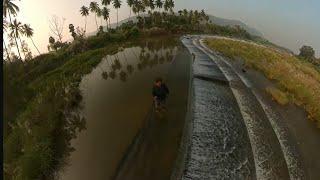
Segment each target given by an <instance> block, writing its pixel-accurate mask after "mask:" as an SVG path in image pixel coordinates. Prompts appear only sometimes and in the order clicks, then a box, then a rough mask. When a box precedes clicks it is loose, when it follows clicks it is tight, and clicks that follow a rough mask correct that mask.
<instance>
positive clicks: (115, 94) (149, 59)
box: [60, 40, 189, 180]
mask: <svg viewBox="0 0 320 180" xmlns="http://www.w3.org/2000/svg"><path fill="white" fill-rule="evenodd" d="M184 53H186V52H185V51H183V50H182V47H181V45H180V44H179V41H178V40H171V41H170V42H168V41H163V40H162V41H160V40H148V41H146V42H140V43H139V44H138V45H135V46H133V47H131V48H126V49H123V50H122V51H121V52H119V53H117V54H115V55H112V56H106V57H105V58H104V59H103V60H102V61H101V63H100V64H99V65H98V66H97V67H96V68H95V69H94V70H93V71H92V73H91V74H89V75H87V76H85V77H84V78H83V80H82V82H81V85H80V87H81V91H82V94H83V116H84V117H85V118H86V130H84V131H82V132H81V133H79V134H78V137H77V138H76V139H74V140H73V141H72V146H73V147H74V148H75V151H74V152H72V153H71V155H70V159H69V165H68V166H66V167H65V168H64V170H63V172H62V173H61V177H60V179H66V180H86V179H95V180H100V179H103V180H105V179H112V177H113V176H114V174H115V171H116V169H117V167H118V165H119V162H120V161H121V159H122V158H123V156H124V155H125V154H126V153H127V152H126V150H127V148H128V146H129V145H130V144H131V142H132V141H133V139H134V137H135V135H136V134H137V132H138V131H139V129H140V128H141V127H142V125H143V121H144V119H145V118H146V116H147V114H148V112H149V110H150V107H151V105H152V97H151V88H152V83H153V80H154V79H155V78H156V77H158V76H161V77H163V78H164V79H165V80H166V81H167V84H168V86H169V88H170V90H171V95H170V97H169V101H168V108H169V110H168V112H167V113H164V116H165V118H166V119H167V120H166V121H157V122H156V123H155V127H153V129H154V130H155V131H154V133H156V134H154V136H155V138H154V139H153V140H154V141H153V144H152V145H153V146H152V148H151V149H150V148H149V149H147V151H146V153H147V154H148V156H147V157H145V158H141V159H139V161H140V162H141V163H140V164H143V163H144V162H147V161H148V163H149V164H148V168H149V171H148V172H149V173H150V172H152V171H153V170H155V169H157V170H158V171H157V173H158V174H165V175H166V176H168V175H169V174H170V171H171V166H172V165H171V164H173V162H174V159H175V156H176V153H175V152H176V150H177V147H178V143H179V137H180V135H181V132H180V129H181V128H182V127H183V122H184V121H183V120H184V116H185V111H186V108H185V106H186V97H187V91H186V89H187V86H188V77H189V75H188V71H187V69H186V68H187V67H188V65H187V64H188V60H189V59H188V58H186V56H182V55H181V54H184ZM175 130H176V131H175ZM170 133H171V134H170ZM171 135H172V136H171ZM162 145H163V146H162ZM159 154H161V155H162V157H167V159H161V162H160V163H155V161H152V162H151V164H150V158H152V157H156V156H157V155H159ZM154 160H157V159H154ZM142 168H143V167H142ZM139 173H142V174H143V173H144V172H143V171H141V172H139Z"/></svg>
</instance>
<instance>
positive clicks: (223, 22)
mask: <svg viewBox="0 0 320 180" xmlns="http://www.w3.org/2000/svg"><path fill="white" fill-rule="evenodd" d="M130 20H132V21H133V22H137V21H138V19H137V16H132V17H130V18H126V19H124V20H121V21H119V25H121V24H122V23H126V22H128V21H130ZM209 20H210V21H211V22H212V23H213V24H217V25H219V26H236V25H239V26H240V27H241V28H243V29H245V30H246V31H247V32H248V33H250V34H251V35H253V36H260V37H263V34H262V33H261V32H259V31H258V30H256V29H255V28H252V27H250V26H248V25H246V24H245V23H243V22H241V21H239V20H233V19H225V18H221V17H216V16H213V15H209ZM116 26H117V23H112V24H111V27H112V28H116ZM103 28H104V30H106V29H107V27H106V26H104V27H103ZM95 34H96V31H94V32H91V33H88V35H89V36H91V35H95Z"/></svg>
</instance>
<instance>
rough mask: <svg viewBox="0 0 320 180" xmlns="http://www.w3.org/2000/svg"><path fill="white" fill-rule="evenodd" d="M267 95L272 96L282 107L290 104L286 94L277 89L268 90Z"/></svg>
mask: <svg viewBox="0 0 320 180" xmlns="http://www.w3.org/2000/svg"><path fill="white" fill-rule="evenodd" d="M266 91H267V93H269V94H270V95H271V96H272V99H274V100H276V101H277V102H278V103H279V104H281V105H286V104H288V103H289V98H288V96H287V94H286V93H285V92H282V91H281V90H279V89H277V88H270V87H269V88H266Z"/></svg>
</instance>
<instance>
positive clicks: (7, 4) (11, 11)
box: [3, 0, 21, 59]
mask: <svg viewBox="0 0 320 180" xmlns="http://www.w3.org/2000/svg"><path fill="white" fill-rule="evenodd" d="M13 1H14V0H3V16H4V18H6V17H7V16H9V20H10V25H9V26H10V29H11V24H12V19H11V15H12V16H16V15H17V13H18V12H19V7H18V6H17V5H15V4H14V3H13ZM14 40H15V43H16V47H17V50H18V54H19V57H20V59H21V54H20V50H19V46H18V42H17V38H16V37H14Z"/></svg>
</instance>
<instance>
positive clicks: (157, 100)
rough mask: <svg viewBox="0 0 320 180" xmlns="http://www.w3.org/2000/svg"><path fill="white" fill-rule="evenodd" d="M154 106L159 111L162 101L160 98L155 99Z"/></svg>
mask: <svg viewBox="0 0 320 180" xmlns="http://www.w3.org/2000/svg"><path fill="white" fill-rule="evenodd" d="M154 107H155V109H156V111H159V108H160V102H159V99H157V98H155V99H154Z"/></svg>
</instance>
